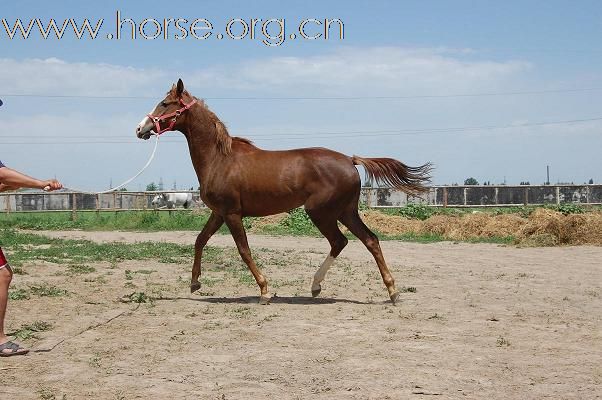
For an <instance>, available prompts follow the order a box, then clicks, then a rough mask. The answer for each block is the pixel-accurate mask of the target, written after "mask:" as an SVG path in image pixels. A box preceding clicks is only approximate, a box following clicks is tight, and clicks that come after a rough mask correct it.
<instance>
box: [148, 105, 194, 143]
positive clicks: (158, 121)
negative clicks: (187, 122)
mask: <svg viewBox="0 0 602 400" xmlns="http://www.w3.org/2000/svg"><path fill="white" fill-rule="evenodd" d="M194 103H196V99H192V101H191V102H190V103H188V104H186V103H184V100H182V99H180V104H182V108H179V109H177V110H176V111H174V112H171V113H169V114H163V115H160V116H158V117H157V116H154V115H152V114H146V116H147V117H149V118H150V119H151V121H153V124H154V125H155V131H156V135H157V136H159V135H160V134H162V133H164V132H167V131H171V130H172V129H173V127H174V126H175V125H176V120H177V119H178V117H179V116H180V114H182V113H183V112H184V111H186V110H188V109H189V108H190V107H192V106H193V105H194ZM170 118H171V122H170V123H169V126H168V127H167V128H164V129H161V122H164V121H167V120H168V119H170Z"/></svg>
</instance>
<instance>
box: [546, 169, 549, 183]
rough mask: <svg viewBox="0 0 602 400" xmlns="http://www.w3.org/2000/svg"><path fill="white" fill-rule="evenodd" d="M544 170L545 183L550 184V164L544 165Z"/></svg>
mask: <svg viewBox="0 0 602 400" xmlns="http://www.w3.org/2000/svg"><path fill="white" fill-rule="evenodd" d="M546 172H547V175H546V176H547V179H546V185H549V184H550V166H549V165H546Z"/></svg>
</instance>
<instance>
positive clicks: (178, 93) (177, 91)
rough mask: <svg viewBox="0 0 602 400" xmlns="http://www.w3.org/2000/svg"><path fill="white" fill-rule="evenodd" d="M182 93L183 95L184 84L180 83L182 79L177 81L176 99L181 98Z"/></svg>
mask: <svg viewBox="0 0 602 400" xmlns="http://www.w3.org/2000/svg"><path fill="white" fill-rule="evenodd" d="M182 93H184V82H182V79H178V84H177V85H176V95H178V97H182Z"/></svg>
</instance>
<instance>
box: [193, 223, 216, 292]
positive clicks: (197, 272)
mask: <svg viewBox="0 0 602 400" xmlns="http://www.w3.org/2000/svg"><path fill="white" fill-rule="evenodd" d="M223 223H224V219H223V218H222V217H221V215H218V214H216V213H215V212H212V213H211V215H210V216H209V220H208V221H207V223H206V224H205V226H204V227H203V230H202V231H201V233H199V236H197V238H196V242H195V244H194V263H193V264H192V279H191V281H190V293H193V292H195V291H197V290H199V289H200V288H201V283H200V282H199V277H200V276H201V258H202V257H203V248H205V245H206V244H207V242H208V241H209V239H210V238H211V236H213V234H214V233H215V232H217V230H218V229H219V228H220V226H222V224H223Z"/></svg>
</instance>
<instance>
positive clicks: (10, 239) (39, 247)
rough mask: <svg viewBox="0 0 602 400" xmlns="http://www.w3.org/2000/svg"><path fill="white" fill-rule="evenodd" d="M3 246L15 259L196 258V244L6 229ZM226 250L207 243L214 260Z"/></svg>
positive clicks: (206, 252) (69, 261) (112, 260)
mask: <svg viewBox="0 0 602 400" xmlns="http://www.w3.org/2000/svg"><path fill="white" fill-rule="evenodd" d="M0 236H1V237H2V246H3V247H6V248H7V249H10V250H12V253H13V254H12V255H11V261H13V260H15V262H20V263H23V262H31V261H47V262H52V263H56V264H67V265H76V264H85V263H93V262H109V263H111V264H114V263H118V262H121V261H125V260H147V259H160V258H162V257H171V258H174V259H178V260H185V261H186V262H187V263H191V262H192V258H193V255H194V246H192V245H188V246H184V245H178V244H174V243H158V242H142V243H133V244H132V243H121V242H114V243H95V242H92V241H89V240H67V239H51V238H48V237H45V236H41V235H35V234H29V233H22V232H17V231H14V230H10V229H6V230H3V231H2V232H1V234H0ZM222 254H223V250H222V249H220V248H215V247H211V246H206V247H205V250H204V252H203V261H205V262H212V261H215V260H218V259H220V260H221V258H222Z"/></svg>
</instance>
